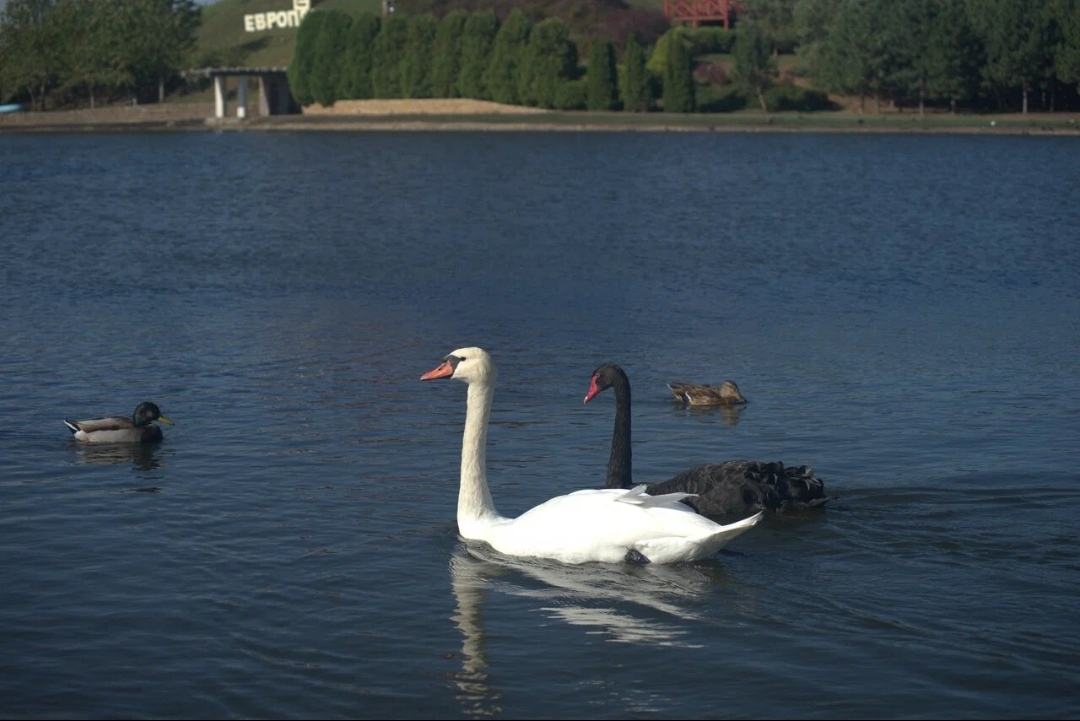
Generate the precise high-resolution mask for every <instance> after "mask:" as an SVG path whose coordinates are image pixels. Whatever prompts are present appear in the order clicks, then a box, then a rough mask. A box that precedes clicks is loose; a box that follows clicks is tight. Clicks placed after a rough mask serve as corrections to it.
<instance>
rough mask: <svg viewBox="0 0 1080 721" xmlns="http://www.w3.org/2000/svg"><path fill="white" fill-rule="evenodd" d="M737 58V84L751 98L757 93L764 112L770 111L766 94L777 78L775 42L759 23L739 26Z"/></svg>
mask: <svg viewBox="0 0 1080 721" xmlns="http://www.w3.org/2000/svg"><path fill="white" fill-rule="evenodd" d="M734 56H735V57H734V61H735V68H734V71H735V72H734V75H735V84H736V85H737V86H738V88H739V89H740V90H741V91H742V92H743V93H745V94H747V95H749V94H750V93H754V94H755V95H756V96H757V100H758V105H760V106H761V110H762V112H768V110H769V108H768V106H767V105H766V103H765V91H766V90H768V89H769V87H770V86H771V85H772V82H773V78H774V77H775V75H776V61H775V59H774V58H773V57H772V43H771V41H770V40H769V39H768V38H767V37H766V36H765V33H764V32H762V30H761V28H760V27H759V26H758V24H757V23H754V22H747V23H740V24H739V34H738V38H737V39H736V40H735V53H734Z"/></svg>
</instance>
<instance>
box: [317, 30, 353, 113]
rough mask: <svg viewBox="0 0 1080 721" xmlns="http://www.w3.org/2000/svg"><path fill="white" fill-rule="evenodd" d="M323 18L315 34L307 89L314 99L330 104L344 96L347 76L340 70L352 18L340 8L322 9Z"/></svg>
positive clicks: (322, 103) (320, 102)
mask: <svg viewBox="0 0 1080 721" xmlns="http://www.w3.org/2000/svg"><path fill="white" fill-rule="evenodd" d="M322 12H323V15H324V17H323V21H322V23H321V24H320V26H319V34H318V35H317V36H316V37H315V50H314V53H313V57H312V64H311V77H310V78H309V80H308V88H309V90H310V91H311V96H312V97H313V98H314V99H315V102H317V103H319V104H321V105H333V104H334V101H335V100H337V99H338V98H340V97H344V95H345V91H344V88H346V87H347V86H348V81H349V78H348V76H347V74H346V73H345V72H344V63H342V59H343V58H344V57H345V55H346V52H347V50H348V47H349V29H350V27H351V26H352V17H351V16H350V15H348V14H347V13H346V12H344V11H343V10H323V11H322Z"/></svg>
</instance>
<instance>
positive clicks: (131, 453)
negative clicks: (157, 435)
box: [73, 443, 161, 471]
mask: <svg viewBox="0 0 1080 721" xmlns="http://www.w3.org/2000/svg"><path fill="white" fill-rule="evenodd" d="M73 445H74V447H75V450H76V451H77V452H78V454H79V458H80V459H81V460H82V462H83V463H131V464H132V465H134V466H135V468H137V469H138V470H140V471H152V470H154V469H155V468H160V467H161V445H160V444H159V443H74V444H73Z"/></svg>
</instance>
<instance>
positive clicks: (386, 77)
mask: <svg viewBox="0 0 1080 721" xmlns="http://www.w3.org/2000/svg"><path fill="white" fill-rule="evenodd" d="M627 54H628V66H627V67H628V70H627V73H626V78H625V80H626V82H624V84H623V88H622V93H620V90H619V85H618V75H617V70H616V63H615V48H614V46H613V44H612V42H611V41H610V40H608V39H605V38H596V39H594V40H593V42H592V43H591V44H590V50H589V68H590V72H589V74H588V76H587V77H585V76H584V73H583V71H582V68H581V67H580V64H579V57H578V49H577V45H576V43H575V42H573V41H572V40H571V38H570V32H569V29H568V27H567V25H566V23H565V22H564V21H563V20H562V19H560V18H557V17H549V18H545V19H542V20H539V21H538V22H533V21H532V20H530V19H529V18H528V17H527V16H526V15H525V14H524V13H523V12H521V11H519V10H514V11H512V12H510V13H509V15H508V16H507V17H506V19H505V20H504V21H501V22H500V20H499V18H498V16H497V15H496V14H495V13H494V12H493V11H477V12H467V11H465V10H454V11H452V12H449V13H447V14H446V15H445V16H444V17H443V18H442V19H441V20H437V19H436V18H435V16H434V15H431V14H428V13H425V14H422V15H390V16H388V17H385V18H380V17H378V16H376V15H374V14H370V13H363V14H360V15H358V16H357V17H356V18H355V19H354V18H352V17H351V16H349V15H347V14H346V13H344V12H341V11H337V10H328V11H313V12H310V13H308V15H307V16H306V17H305V18H304V22H303V23H302V24H301V26H300V30H299V33H298V34H297V38H296V49H295V51H294V53H293V57H292V61H291V62H290V64H289V86H290V88H291V89H292V92H293V95H294V97H295V98H296V100H297V101H298V102H299V103H301V104H302V105H307V104H309V103H312V102H317V103H321V104H323V105H330V104H332V103H333V102H335V101H336V100H342V99H365V98H473V99H477V100H492V101H495V102H498V103H507V104H511V105H531V106H538V107H544V108H560V109H577V108H585V107H588V108H592V109H597V110H600V109H604V110H608V109H613V108H615V107H616V106H617V105H618V104H619V103H620V101H622V102H624V103H625V104H626V106H627V107H632V108H642V107H645V106H646V105H647V104H648V103H649V102H651V100H652V93H653V88H652V86H650V85H649V78H648V75H647V73H646V71H645V68H644V65H645V54H644V51H643V49H642V48H641V47H640V46H637V45H636V43H635V44H632V45H631V47H629V48H628V49H627ZM683 72H684V73H685V75H686V76H687V78H688V79H689V78H690V74H691V72H692V69H691V66H690V63H689V59H688V58H687V59H686V61H685V67H684V68H683ZM691 82H692V80H691Z"/></svg>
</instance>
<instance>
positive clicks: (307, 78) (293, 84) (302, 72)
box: [285, 10, 326, 105]
mask: <svg viewBox="0 0 1080 721" xmlns="http://www.w3.org/2000/svg"><path fill="white" fill-rule="evenodd" d="M325 16H326V13H324V12H323V11H321V10H312V11H311V12H309V13H308V14H307V15H305V16H304V19H303V21H301V23H300V28H299V29H298V30H297V31H296V46H295V47H294V48H293V55H292V59H291V60H290V61H289V67H288V68H287V69H286V71H285V74H286V77H287V78H288V80H289V91H290V92H291V93H292V96H293V98H294V99H295V100H296V102H297V103H299V104H300V105H311V104H312V103H313V102H315V96H314V95H312V94H311V85H310V82H311V74H312V68H313V67H314V66H315V49H316V47H317V45H318V42H317V40H318V37H319V34H320V32H321V30H322V23H323V18H324V17H325Z"/></svg>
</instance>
